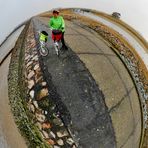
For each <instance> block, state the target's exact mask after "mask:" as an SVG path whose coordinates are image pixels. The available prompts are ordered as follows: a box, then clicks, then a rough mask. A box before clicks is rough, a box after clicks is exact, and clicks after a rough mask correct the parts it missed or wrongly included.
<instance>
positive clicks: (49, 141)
mask: <svg viewBox="0 0 148 148" xmlns="http://www.w3.org/2000/svg"><path fill="white" fill-rule="evenodd" d="M47 143H49V144H51V145H54V144H55V142H54V141H53V140H52V139H48V140H47Z"/></svg>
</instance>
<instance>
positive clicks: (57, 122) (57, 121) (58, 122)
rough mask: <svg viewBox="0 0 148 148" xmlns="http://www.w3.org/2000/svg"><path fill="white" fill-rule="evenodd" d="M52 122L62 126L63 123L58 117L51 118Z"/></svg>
mask: <svg viewBox="0 0 148 148" xmlns="http://www.w3.org/2000/svg"><path fill="white" fill-rule="evenodd" d="M53 123H54V124H55V125H58V126H63V123H62V121H61V119H59V118H56V119H53Z"/></svg>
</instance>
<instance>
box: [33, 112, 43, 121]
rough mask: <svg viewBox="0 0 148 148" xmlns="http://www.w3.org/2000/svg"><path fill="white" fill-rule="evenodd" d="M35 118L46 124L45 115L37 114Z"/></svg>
mask: <svg viewBox="0 0 148 148" xmlns="http://www.w3.org/2000/svg"><path fill="white" fill-rule="evenodd" d="M35 116H36V118H37V120H38V121H39V122H44V121H45V116H44V115H42V114H38V113H36V114H35Z"/></svg>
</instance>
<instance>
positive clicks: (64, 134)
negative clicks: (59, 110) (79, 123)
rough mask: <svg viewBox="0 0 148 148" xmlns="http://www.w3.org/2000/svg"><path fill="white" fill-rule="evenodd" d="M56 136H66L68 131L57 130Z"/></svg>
mask: <svg viewBox="0 0 148 148" xmlns="http://www.w3.org/2000/svg"><path fill="white" fill-rule="evenodd" d="M57 136H58V137H59V138H62V137H65V136H68V132H67V131H65V130H64V131H60V132H57Z"/></svg>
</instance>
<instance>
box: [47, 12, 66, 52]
mask: <svg viewBox="0 0 148 148" xmlns="http://www.w3.org/2000/svg"><path fill="white" fill-rule="evenodd" d="M48 25H49V27H50V28H51V29H56V30H61V31H62V38H61V42H62V49H65V50H67V49H68V48H67V46H66V45H65V41H64V33H65V22H64V19H63V17H62V16H59V11H58V10H54V11H53V17H52V18H50V21H49V24H48Z"/></svg>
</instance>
